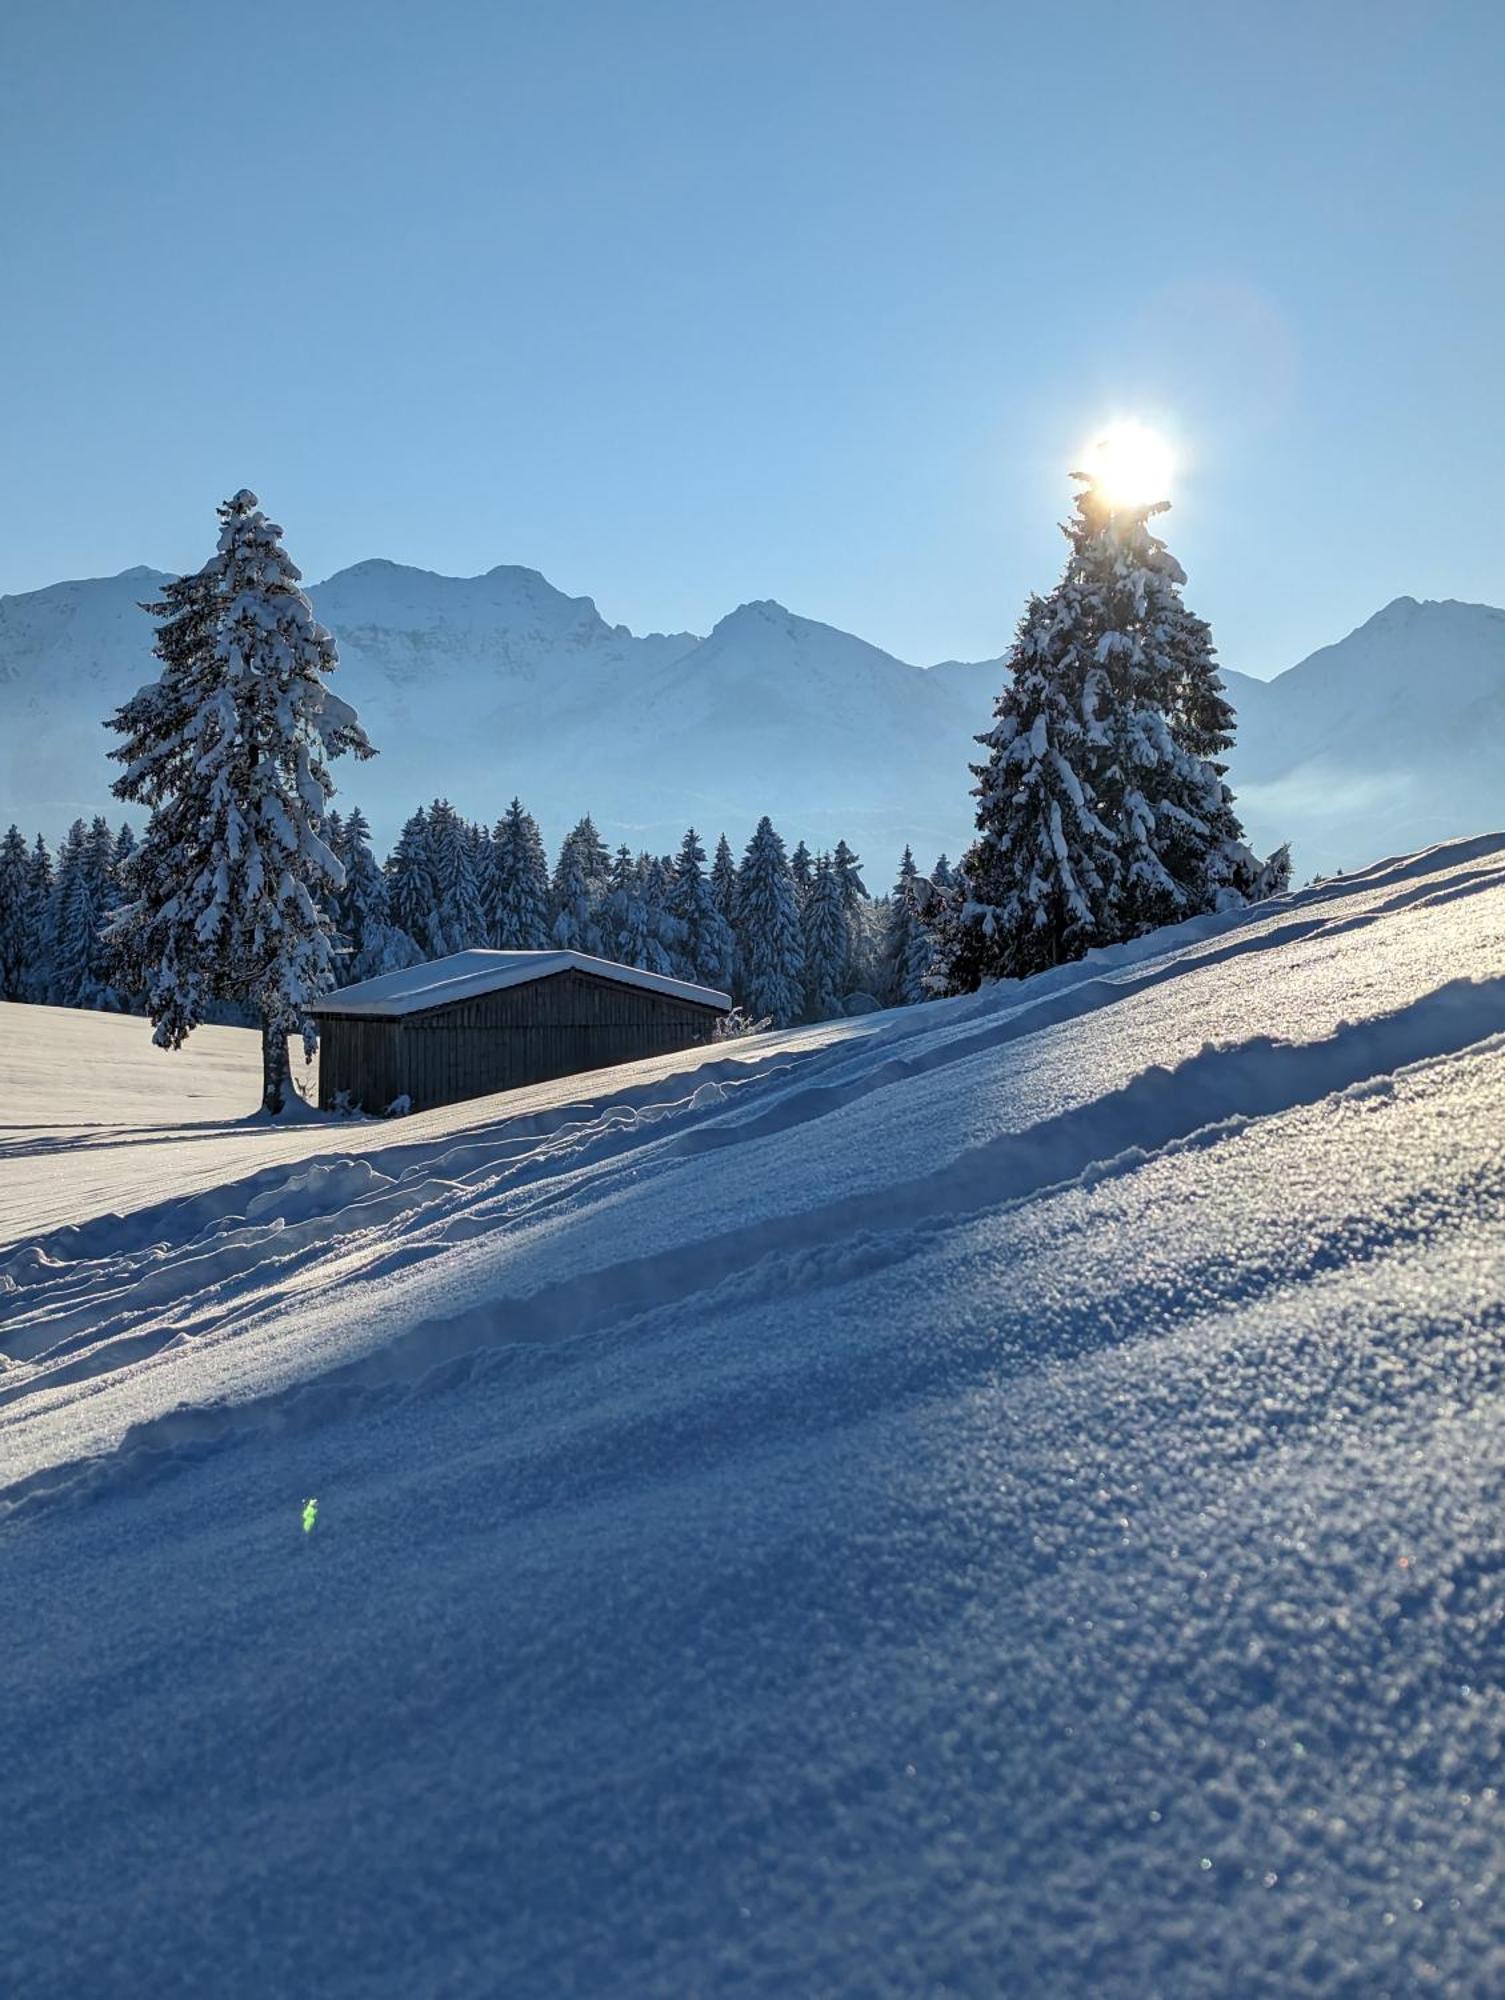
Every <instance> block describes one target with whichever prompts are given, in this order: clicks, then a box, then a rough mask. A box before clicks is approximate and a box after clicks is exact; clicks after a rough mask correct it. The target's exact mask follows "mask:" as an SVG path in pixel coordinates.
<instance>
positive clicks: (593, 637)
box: [0, 561, 1505, 884]
mask: <svg viewBox="0 0 1505 2000" xmlns="http://www.w3.org/2000/svg"><path fill="white" fill-rule="evenodd" d="M161 581H162V573H161V572H159V571H156V570H150V569H132V570H126V571H125V572H123V573H122V574H121V575H119V576H115V577H106V578H99V579H94V580H89V581H83V582H71V583H59V584H55V585H53V586H51V587H50V588H48V589H45V590H39V591H33V592H29V593H26V594H24V595H19V596H13V597H0V822H8V821H9V820H11V819H15V820H17V821H18V822H19V823H20V824H21V825H22V827H23V828H25V829H26V830H27V831H28V832H30V831H32V830H33V829H37V828H39V829H41V830H43V831H45V832H47V833H48V834H49V835H53V836H56V835H57V834H58V833H60V832H61V830H62V829H63V827H64V826H66V824H67V823H68V821H69V820H71V819H73V818H74V817H75V816H76V815H78V814H80V813H85V814H87V813H91V812H95V811H100V810H110V809H111V806H110V801H109V797H108V785H109V780H110V776H111V775H112V767H111V766H110V765H109V763H108V762H107V760H106V756H105V752H106V750H107V749H108V747H109V743H110V741H111V740H112V739H110V738H109V737H108V735H107V733H106V731H105V730H104V729H103V728H102V727H101V719H102V718H103V717H104V716H105V715H106V714H107V713H108V712H109V710H110V709H111V708H113V707H114V706H115V704H116V703H118V702H119V701H120V700H121V699H122V698H123V697H124V696H126V695H127V694H129V693H130V692H131V691H132V690H133V689H134V688H136V687H137V686H139V685H140V683H141V682H142V681H144V680H146V679H149V678H150V677H151V674H152V672H153V670H154V662H153V660H152V657H151V653H150V642H151V625H150V621H149V620H148V619H147V618H146V617H145V616H144V615H143V614H142V612H141V611H140V610H139V608H138V606H139V603H140V601H141V600H142V599H143V598H148V597H150V596H151V595H152V593H153V591H154V590H155V589H156V587H157V586H158V584H159V583H160V582H161ZM312 595H313V597H314V601H315V604H316V606H317V608H318V611H319V615H320V616H321V617H322V618H323V619H324V620H325V622H326V623H327V624H329V625H330V626H331V627H332V629H333V630H334V632H335V634H336V636H337V638H338V640H339V646H340V656H341V662H342V678H341V683H340V691H341V693H342V694H343V695H344V696H345V697H346V699H347V700H350V701H352V702H354V704H355V705H356V707H357V708H358V709H359V710H360V713H361V716H362V719H363V720H364V721H365V723H366V725H367V727H368V728H369V730H370V732H371V735H372V737H373V740H374V741H375V742H376V743H377V744H378V745H379V746H380V748H381V752H382V755H381V756H380V758H379V759H378V760H377V761H376V762H375V763H373V764H370V765H367V766H365V767H364V768H362V769H360V770H358V771H357V770H354V769H349V768H346V769H341V768H339V767H336V776H337V777H338V778H340V779H341V781H342V784H343V785H344V786H346V787H349V788H350V789H349V791H348V794H347V796H348V798H350V799H358V800H359V802H360V804H361V805H362V806H364V808H365V809H366V811H367V813H368V815H369V817H370V818H371V821H372V823H373V827H374V829H375V833H376V837H377V840H378V843H379V844H385V843H386V842H388V841H390V840H391V839H392V838H393V837H394V836H395V833H396V830H397V828H398V826H399V825H400V824H401V821H402V820H403V818H405V817H406V815H407V814H408V813H409V812H410V811H411V810H412V809H413V807H414V806H415V805H417V804H419V803H421V802H423V801H425V800H428V799H431V798H433V797H435V796H436V795H440V794H442V795H444V796H447V797H449V798H450V799H452V800H453V801H454V803H455V804H456V806H458V807H459V808H460V810H461V811H463V812H464V813H466V814H467V815H468V816H470V817H473V818H482V819H488V820H489V819H492V818H494V817H495V816H496V815H497V814H498V813H499V812H500V810H501V809H502V807H503V806H504V805H505V803H506V801H507V800H508V799H509V798H510V797H511V796H512V794H513V793H514V792H517V793H520V794H521V796H522V797H523V799H524V800H525V801H526V802H527V804H528V805H529V806H530V807H531V808H532V810H533V811H534V813H535V814H536V815H537V816H538V818H539V819H540V821H541V822H542V824H543V828H544V832H545V835H546V837H547V838H548V839H549V841H550V842H551V844H552V843H555V842H557V841H558V840H559V838H560V837H561V836H562V834H563V833H564V832H565V831H566V829H567V828H568V826H569V825H570V824H571V823H572V822H573V821H574V820H575V819H576V818H578V817H579V815H580V814H581V813H582V812H584V811H586V810H589V811H591V812H593V813H594V814H595V815H596V817H597V819H598V821H599V822H600V823H601V824H602V827H603V830H604V831H605V833H606V835H607V837H608V838H609V839H611V840H613V841H615V840H617V839H626V840H628V841H630V842H631V843H632V844H633V845H634V846H647V847H652V848H655V849H662V848H666V847H668V846H669V845H670V844H671V843H672V842H673V841H674V840H675V839H677V837H678V835H679V833H680V832H682V830H683V828H684V827H685V826H686V824H688V823H690V822H692V821H693V822H694V823H695V824H696V825H697V826H699V827H700V828H701V829H702V830H703V831H704V832H706V833H707V834H709V835H711V836H714V835H715V834H717V833H719V832H720V831H722V830H723V829H725V831H726V832H727V833H728V834H729V835H730V836H731V837H732V839H733V841H734V843H736V844H738V845H740V844H741V843H742V842H743V841H744V840H745V839H746V837H747V835H748V833H749V832H750V831H751V828H752V825H753V823H754V821H755V820H756V818H757V816H758V815H759V814H760V813H763V812H768V813H771V814H772V815H773V817H774V820H775V823H776V824H778V825H779V826H780V827H781V828H782V829H783V830H784V831H786V832H787V833H788V834H789V836H790V838H791V839H793V838H796V837H800V836H803V837H804V838H805V839H807V840H809V841H810V842H811V843H812V845H822V844H824V845H829V844H831V843H833V842H834V841H835V839H836V838H837V837H838V835H842V834H844V835H845V836H846V837H847V838H848V839H849V840H851V841H853V842H854V844H855V845H856V846H857V847H858V848H859V849H860V850H861V851H862V852H863V853H864V854H865V855H866V856H867V857H868V859H869V862H870V865H871V869H872V872H873V875H874V879H875V884H877V883H881V881H882V880H883V878H884V876H885V875H886V873H887V872H888V870H889V869H890V867H891V865H892V863H893V861H894V860H895V858H896V857H897V854H898V851H899V849H900V847H901V846H902V845H903V843H904V842H905V841H909V842H911V843H912V844H913V845H914V848H915V850H916V854H917V856H918V857H919V858H920V859H921V861H922V863H923V864H925V865H927V866H928V865H929V863H930V861H932V860H933V859H934V857H935V855H936V853H937V852H939V851H940V850H942V849H945V850H947V851H948V852H950V853H951V854H953V855H955V854H956V853H957V852H958V851H959V850H960V849H961V848H962V847H963V846H964V845H965V843H966V839H967V835H968V831H969V827H970V823H971V811H970V803H971V802H970V799H969V796H968V787H969V784H970V778H969V776H968V771H967V765H968V760H969V758H970V757H971V755H972V754H973V746H972V737H973V735H974V734H975V732H976V731H977V730H979V729H981V728H983V727H985V726H986V724H987V721H988V717H989V713H990V708H991V703H992V699H993V696H994V694H995V693H996V692H997V687H998V682H999V665H998V661H997V660H996V659H995V660H984V661H976V662H971V661H946V662H944V663H942V664H940V665H938V666H933V667H929V668H921V667H916V666H911V665H909V664H907V663H906V662H904V661H902V660H898V659H895V658H894V657H893V655H892V654H889V653H885V652H883V651H882V650H881V649H880V648H879V647H876V646H872V645H869V644H867V643H866V642H865V641H864V640H861V639H858V638H854V637H853V636H852V635H851V634H849V633H846V632H841V631H838V630H836V629H835V628H834V627H832V626H829V625H822V624H818V623H816V622H815V621H814V620H812V619H808V618H801V617H799V616H797V615H796V614H795V613H793V612H791V611H787V610H785V609H784V607H783V606H782V605H779V604H775V603H772V602H767V601H763V602H756V603H751V604H744V605H742V606H741V607H740V608H739V609H737V610H736V611H733V612H732V613H731V614H730V615H729V616H728V617H726V618H724V619H722V621H721V622H720V624H718V625H717V626H716V627H715V629H714V630H713V631H712V632H711V633H710V634H709V635H708V636H707V637H704V638H701V637H698V636H697V635H696V634H694V633H689V632H679V633H668V634H665V633H651V634H648V635H646V636H643V637H639V636H637V635H635V634H633V633H631V632H629V631H628V630H627V628H626V627H625V626H621V625H615V626H613V625H608V624H607V623H606V621H605V620H604V619H603V618H602V617H601V615H600V613H599V612H598V611H597V609H596V606H595V604H594V603H593V602H592V601H591V599H590V598H588V597H568V596H566V595H565V594H564V593H563V592H561V591H558V590H556V589H555V588H554V587H553V586H552V585H551V584H550V583H548V582H547V581H546V580H545V579H544V578H543V577H542V576H540V575H539V574H538V572H537V571H536V570H530V569H520V568H515V567H511V566H502V567H499V568H497V569H493V570H490V571H488V572H487V573H486V574H485V575H484V576H477V577H446V576H437V575H434V574H432V573H430V572H429V571H426V570H418V569H412V568H408V567H406V566H404V565H402V564H399V563H391V562H381V561H377V562H365V563H358V564H357V565H356V566H355V567H354V568H352V569H347V570H341V571H340V572H339V573H338V574H336V575H335V576H332V577H330V578H329V579H328V580H327V581H326V582H324V583H321V584H318V585H316V586H314V587H313V590H312ZM1227 680H1228V683H1229V687H1230V689H1231V691H1232V693H1233V695H1234V699H1235V700H1236V702H1237V704H1238V707H1239V712H1240V723H1241V729H1240V741H1239V745H1238V749H1237V751H1236V754H1235V759H1234V764H1233V778H1234V781H1235V784H1236V785H1237V787H1238V790H1239V795H1240V799H1241V802H1242V804H1243V807H1244V812H1245V817H1246V820H1247V822H1248V825H1249V830H1250V834H1251V838H1253V839H1254V840H1255V841H1256V843H1257V844H1259V845H1261V846H1263V847H1266V848H1267V847H1270V846H1272V845H1274V844H1275V843H1276V842H1277V841H1279V840H1282V839H1290V840H1291V841H1292V843H1293V846H1294V848H1295V856H1296V866H1297V871H1298V875H1299V876H1304V875H1307V874H1310V873H1312V872H1316V871H1320V872H1329V871H1331V870H1333V869H1336V868H1351V867H1354V866H1356V865H1360V864H1362V863H1363V862H1365V861H1367V860H1369V859H1372V858H1373V857H1374V856H1375V855H1377V854H1380V853H1395V852H1400V851H1404V850H1405V849H1407V848H1411V847H1415V846H1417V845H1418V844H1421V843H1423V842H1426V841H1432V840H1438V839H1442V838H1444V837H1446V836H1448V835H1450V834H1457V833H1466V832H1470V831H1473V830H1475V829H1477V828H1479V827H1483V826H1493V825H1496V824H1498V823H1499V822H1500V821H1501V819H1502V818H1505V611H1499V610H1495V609H1493V608H1492V607H1490V606H1488V605H1478V604H1460V603H1455V602H1446V603H1418V602H1417V601H1416V600H1415V599H1413V598H1409V597H1402V598H1398V599H1396V601H1395V602H1394V603H1393V604H1391V605H1389V606H1387V607H1386V608H1385V609H1384V610H1383V611H1381V612H1379V613H1378V614H1377V615H1376V616H1375V617H1374V618H1372V619H1370V620H1369V622H1368V623H1367V624H1366V625H1363V626H1361V627H1360V628H1359V629H1358V630H1357V631H1355V632H1352V633H1350V634H1349V636H1348V637H1347V638H1346V639H1343V640H1342V641H1340V642H1339V643H1338V644H1337V645H1335V646H1329V647H1325V648H1324V649H1323V650H1322V651H1321V652H1318V653H1314V654H1313V655H1312V656H1311V657H1310V658H1309V659H1306V660H1303V661H1302V662H1301V663H1300V665H1298V666H1295V667H1293V668H1291V669H1290V670H1289V671H1288V672H1286V673H1284V674H1281V675H1280V676H1278V677H1277V678H1276V679H1275V680H1273V681H1269V682H1263V681H1257V680H1252V679H1249V678H1248V677H1246V676H1244V675H1242V674H1238V673H1233V672H1230V673H1228V674H1227Z"/></svg>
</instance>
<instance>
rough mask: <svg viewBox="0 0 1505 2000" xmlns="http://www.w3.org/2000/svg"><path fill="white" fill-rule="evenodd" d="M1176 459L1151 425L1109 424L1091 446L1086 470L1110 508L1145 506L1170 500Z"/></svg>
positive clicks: (1086, 454)
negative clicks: (1158, 501)
mask: <svg viewBox="0 0 1505 2000" xmlns="http://www.w3.org/2000/svg"><path fill="white" fill-rule="evenodd" d="M1174 468H1175V460H1174V458H1173V457H1172V454H1171V448H1170V446H1169V445H1168V444H1167V443H1166V441H1165V439H1164V438H1163V437H1161V436H1160V434H1159V432H1158V431H1152V430H1151V429H1150V427H1149V425H1148V424H1137V423H1122V424H1109V425H1108V427H1107V429H1106V430H1102V431H1099V432H1098V434H1097V436H1096V437H1095V438H1094V439H1093V440H1092V442H1091V444H1089V445H1088V447H1087V450H1086V453H1085V456H1084V461H1083V467H1082V469H1083V471H1084V472H1086V474H1087V475H1088V477H1089V478H1090V479H1091V481H1092V484H1093V486H1094V488H1095V489H1096V490H1097V491H1098V492H1099V493H1100V494H1101V495H1102V497H1103V498H1104V499H1105V500H1106V501H1107V503H1108V505H1109V506H1110V507H1144V506H1148V505H1150V504H1151V503H1153V502H1154V501H1156V500H1164V499H1166V498H1168V497H1169V493H1170V484H1171V474H1172V472H1173V470H1174Z"/></svg>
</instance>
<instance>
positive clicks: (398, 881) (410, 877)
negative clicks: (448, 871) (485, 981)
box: [386, 806, 449, 959]
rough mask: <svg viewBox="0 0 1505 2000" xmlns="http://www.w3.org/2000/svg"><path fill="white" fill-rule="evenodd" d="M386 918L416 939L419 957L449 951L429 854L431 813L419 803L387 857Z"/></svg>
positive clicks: (439, 954) (414, 944)
mask: <svg viewBox="0 0 1505 2000" xmlns="http://www.w3.org/2000/svg"><path fill="white" fill-rule="evenodd" d="M386 875H387V917H388V921H389V922H391V923H392V924H394V925H395V926H396V927H397V929H399V930H401V931H405V932H406V933H407V935H408V936H409V937H410V938H411V939H412V940H413V947H414V949H415V951H416V952H417V953H418V955H419V958H420V959H430V958H443V957H444V955H445V953H446V952H447V951H448V950H449V945H448V943H447V942H446V940H445V936H444V931H443V927H442V926H441V924H440V922H439V890H438V887H437V885H436V883H435V881H434V871H433V865H432V861H431V857H430V853H429V822H428V814H427V813H426V812H425V811H424V810H423V808H422V806H420V807H419V808H418V810H417V812H415V813H411V814H409V816H408V818H407V819H406V820H405V821H404V822H403V828H402V832H401V833H400V834H399V835H398V836H397V845H396V846H395V847H394V848H393V850H392V852H391V854H390V855H389V856H388V859H387V867H386Z"/></svg>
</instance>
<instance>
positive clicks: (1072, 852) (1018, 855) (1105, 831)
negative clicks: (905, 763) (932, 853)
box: [933, 582, 1117, 993]
mask: <svg viewBox="0 0 1505 2000" xmlns="http://www.w3.org/2000/svg"><path fill="white" fill-rule="evenodd" d="M1065 591H1066V585H1065V583H1064V582H1063V583H1062V585H1060V586H1059V587H1058V588H1057V590H1056V591H1055V592H1053V593H1052V595H1051V596H1050V597H1048V598H1040V597H1035V598H1031V600H1030V602H1029V605H1028V607H1027V609H1026V610H1025V613H1024V616H1023V618H1022V619H1021V620H1020V623H1019V629H1018V632H1017V633H1016V635H1015V638H1014V644H1013V647H1012V649H1011V650H1010V652H1009V655H1008V658H1007V660H1006V662H1005V664H1006V666H1007V668H1008V678H1007V679H1006V680H1005V682H1004V687H1003V692H1002V693H1001V694H1000V695H999V697H998V699H997V701H996V702H995V703H994V707H993V726H992V727H991V729H989V730H987V731H986V732H985V733H984V734H983V735H981V736H979V737H978V739H977V741H978V742H979V743H980V744H982V746H983V747H984V748H985V749H986V750H987V752H988V756H987V759H986V761H985V762H984V763H981V764H974V765H973V766H972V774H973V776H974V777H975V778H976V779H977V783H976V785H975V786H974V787H973V796H974V797H975V798H976V800H977V838H976V840H975V841H974V842H973V844H972V846H971V847H970V848H969V849H968V851H967V853H966V855H965V856H964V857H963V860H962V863H961V869H960V878H961V879H960V881H959V883H958V884H957V885H956V887H955V888H954V890H953V892H952V894H951V896H950V897H949V898H948V901H947V906H946V907H945V908H944V909H943V911H942V913H941V915H940V917H939V919H938V921H937V927H936V968H935V972H934V974H933V983H934V984H935V986H936V987H937V989H938V990H939V991H942V992H947V993H965V992H970V991H971V990H972V988H973V987H975V986H977V985H978V984H979V983H980V982H981V981H982V980H984V979H996V978H1004V977H1012V978H1017V977H1020V976H1022V975H1024V974H1025V973H1029V972H1038V971H1039V970H1041V968H1042V967H1045V966H1049V965H1056V964H1059V963H1061V962H1062V961H1063V960H1065V959H1068V958H1074V957H1077V956H1078V955H1079V954H1080V953H1081V952H1083V951H1085V950H1086V949H1087V947H1088V946H1089V945H1091V944H1096V943H1100V942H1102V941H1104V939H1105V937H1106V936H1107V935H1108V932H1109V927H1110V924H1111V914H1110V913H1111V910H1112V901H1113V897H1114V894H1115V891H1116V888H1117V858H1116V843H1115V838H1114V834H1113V831H1112V829H1111V828H1109V827H1108V826H1106V825H1105V824H1104V823H1103V821H1102V819H1101V818H1100V817H1099V815H1098V812H1097V810H1096V802H1095V794H1094V788H1093V776H1094V770H1095V765H1096V761H1097V759H1098V757H1099V756H1100V755H1101V754H1102V751H1103V749H1104V747H1105V742H1106V739H1105V738H1104V736H1103V733H1102V725H1101V722H1100V719H1099V715H1098V708H1099V703H1100V700H1101V695H1102V688H1103V678H1104V677H1103V674H1102V670H1101V669H1100V668H1099V667H1098V666H1097V664H1096V662H1095V658H1094V657H1093V654H1094V652H1095V646H1096V638H1097V635H1096V634H1095V633H1089V634H1086V635H1083V634H1080V633H1078V632H1077V631H1076V630H1075V629H1074V627H1073V624H1072V613H1073V606H1072V604H1071V603H1070V602H1068V601H1066V599H1065V597H1064V595H1063V594H1064V593H1065Z"/></svg>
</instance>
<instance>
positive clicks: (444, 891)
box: [428, 799, 486, 952]
mask: <svg viewBox="0 0 1505 2000" xmlns="http://www.w3.org/2000/svg"><path fill="white" fill-rule="evenodd" d="M428 862H429V876H430V879H431V880H432V882H433V885H434V893H435V897H436V899H437V907H436V909H435V912H434V917H433V920H432V926H431V928H432V932H433V934H434V935H435V937H440V936H442V938H443V940H444V944H443V949H444V950H445V951H447V952H448V951H469V950H471V949H472V948H473V947H475V946H476V945H484V944H485V942H486V913H485V910H484V908H483V907H482V902H481V885H480V883H479V882H478V881H477V879H476V862H475V849H474V846H473V845H472V843H471V840H470V838H469V828H468V827H467V826H466V825H465V822H464V821H463V820H462V819H461V817H460V815H459V814H458V813H457V812H456V811H455V809H454V807H453V806H452V805H451V804H450V802H449V800H448V799H435V800H434V802H433V804H432V805H431V806H430V807H429V810H428Z"/></svg>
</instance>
